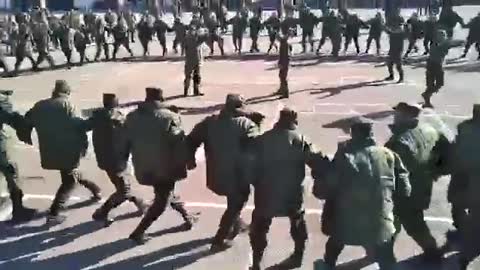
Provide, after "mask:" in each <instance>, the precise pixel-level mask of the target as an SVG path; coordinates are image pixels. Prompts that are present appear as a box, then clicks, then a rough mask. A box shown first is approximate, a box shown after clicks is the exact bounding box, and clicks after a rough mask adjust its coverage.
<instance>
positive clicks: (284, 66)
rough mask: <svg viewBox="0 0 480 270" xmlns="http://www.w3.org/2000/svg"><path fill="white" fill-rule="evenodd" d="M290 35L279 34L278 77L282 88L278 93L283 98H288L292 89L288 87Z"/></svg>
mask: <svg viewBox="0 0 480 270" xmlns="http://www.w3.org/2000/svg"><path fill="white" fill-rule="evenodd" d="M288 38H289V35H288V34H286V35H283V34H281V35H279V36H278V40H279V41H280V50H279V53H278V78H279V79H280V88H279V89H278V91H277V92H276V94H278V95H280V97H281V98H288V97H289V95H290V90H289V89H288V79H287V78H288V69H289V66H290V44H288Z"/></svg>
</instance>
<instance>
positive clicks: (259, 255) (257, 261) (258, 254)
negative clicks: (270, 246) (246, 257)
mask: <svg viewBox="0 0 480 270" xmlns="http://www.w3.org/2000/svg"><path fill="white" fill-rule="evenodd" d="M252 257H253V258H252V265H251V266H250V268H249V270H260V269H261V264H262V259H263V251H254V252H253V254H252Z"/></svg>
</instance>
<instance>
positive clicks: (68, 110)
mask: <svg viewBox="0 0 480 270" xmlns="http://www.w3.org/2000/svg"><path fill="white" fill-rule="evenodd" d="M25 120H26V123H27V125H29V126H30V127H33V128H35V130H36V131H37V135H38V143H39V146H40V158H41V164H42V168H44V169H46V170H72V169H75V168H77V167H78V166H79V164H80V158H81V157H83V156H85V153H86V150H87V148H88V138H87V135H86V132H85V126H84V120H83V119H81V118H80V117H79V116H78V115H77V113H76V110H75V107H74V106H73V104H72V103H70V101H69V99H68V96H66V95H63V94H60V95H58V96H57V97H52V98H49V99H44V100H41V101H39V102H37V103H35V105H34V106H33V108H32V109H30V110H29V111H28V112H27V113H26V115H25ZM28 134H30V132H28Z"/></svg>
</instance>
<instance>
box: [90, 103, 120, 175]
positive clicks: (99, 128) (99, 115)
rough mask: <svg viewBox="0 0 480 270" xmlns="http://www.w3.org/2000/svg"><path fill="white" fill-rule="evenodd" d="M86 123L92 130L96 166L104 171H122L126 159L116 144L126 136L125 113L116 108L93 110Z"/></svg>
mask: <svg viewBox="0 0 480 270" xmlns="http://www.w3.org/2000/svg"><path fill="white" fill-rule="evenodd" d="M87 123H88V129H91V130H92V142H93V150H94V151H95V157H96V159H97V164H98V167H99V168H100V169H102V170H106V171H115V172H121V171H124V170H125V169H126V168H127V161H128V159H127V158H125V156H122V155H121V153H120V150H121V149H119V147H118V144H120V143H122V142H124V140H125V136H126V130H125V115H123V113H122V112H120V111H119V110H118V109H110V110H109V109H105V108H102V109H99V110H97V111H95V112H94V113H93V115H92V117H91V118H90V119H89V120H88V122H87Z"/></svg>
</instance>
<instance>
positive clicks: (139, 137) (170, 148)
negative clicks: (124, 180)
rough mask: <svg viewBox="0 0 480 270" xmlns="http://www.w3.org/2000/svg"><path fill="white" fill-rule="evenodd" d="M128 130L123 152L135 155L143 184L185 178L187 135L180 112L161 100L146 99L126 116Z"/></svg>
mask: <svg viewBox="0 0 480 270" xmlns="http://www.w3.org/2000/svg"><path fill="white" fill-rule="evenodd" d="M125 129H126V136H125V138H126V141H125V142H124V143H122V145H123V146H122V148H123V151H122V152H124V153H126V154H127V155H128V153H131V154H132V162H133V167H134V169H135V176H136V178H137V180H138V182H139V183H140V184H142V185H155V184H158V183H159V182H171V181H177V180H181V179H184V178H186V176H187V174H186V162H185V161H186V155H185V150H186V148H185V140H184V139H185V134H184V131H183V129H182V123H181V120H180V115H178V114H177V113H175V112H173V111H171V110H170V109H169V108H168V107H166V106H165V105H163V104H162V103H161V102H159V101H149V102H144V103H142V104H140V105H139V106H138V108H137V109H136V110H134V111H132V112H131V113H129V114H128V115H127V119H126V121H125Z"/></svg>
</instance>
